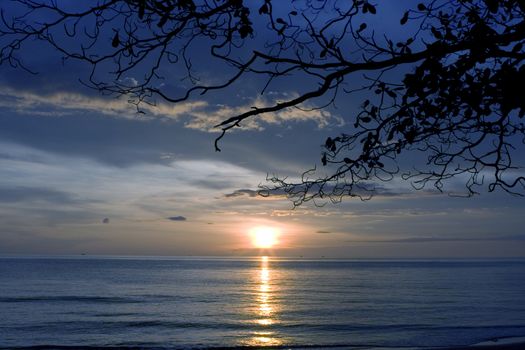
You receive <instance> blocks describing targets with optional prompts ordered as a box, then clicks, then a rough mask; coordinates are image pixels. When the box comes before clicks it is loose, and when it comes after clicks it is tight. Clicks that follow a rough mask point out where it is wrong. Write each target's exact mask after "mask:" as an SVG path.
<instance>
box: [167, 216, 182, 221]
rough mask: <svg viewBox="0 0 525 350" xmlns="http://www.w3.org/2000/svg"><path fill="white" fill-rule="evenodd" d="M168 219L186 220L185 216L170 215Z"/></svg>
mask: <svg viewBox="0 0 525 350" xmlns="http://www.w3.org/2000/svg"><path fill="white" fill-rule="evenodd" d="M168 220H171V221H186V218H185V217H184V216H170V217H169V218H168Z"/></svg>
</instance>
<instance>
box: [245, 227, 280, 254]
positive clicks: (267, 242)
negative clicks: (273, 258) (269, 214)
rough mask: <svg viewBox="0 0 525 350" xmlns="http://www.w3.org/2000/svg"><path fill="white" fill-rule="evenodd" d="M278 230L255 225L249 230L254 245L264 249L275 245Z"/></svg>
mask: <svg viewBox="0 0 525 350" xmlns="http://www.w3.org/2000/svg"><path fill="white" fill-rule="evenodd" d="M278 235H279V230H278V229H276V228H274V227H269V226H257V227H254V228H252V229H251V230H250V236H252V243H253V245H254V246H255V247H257V248H261V249H266V248H271V247H273V246H274V245H276V244H277V243H278V242H277V236H278Z"/></svg>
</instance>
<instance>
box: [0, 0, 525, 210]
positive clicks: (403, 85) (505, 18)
mask: <svg viewBox="0 0 525 350" xmlns="http://www.w3.org/2000/svg"><path fill="white" fill-rule="evenodd" d="M382 6H383V7H386V5H384V4H382V3H379V2H378V3H377V4H376V3H373V2H371V1H368V0H353V1H343V0H322V1H319V0H296V1H290V2H277V1H275V0H273V1H272V0H259V1H253V2H243V1H242V0H215V1H206V0H202V1H195V0H164V1H157V0H111V1H110V0H105V1H103V0H100V1H98V2H96V4H95V5H93V3H90V4H86V3H83V4H76V6H70V7H71V8H69V9H68V8H66V6H63V5H59V3H57V2H54V1H46V0H40V1H36V0H14V1H12V3H11V7H7V6H6V7H5V8H2V11H1V19H2V21H1V26H0V40H1V47H0V64H8V65H11V66H13V67H17V68H22V69H25V70H27V71H30V72H33V70H32V68H31V67H28V66H27V65H26V64H25V63H24V59H23V49H24V47H26V46H31V45H32V42H34V40H38V41H43V42H46V43H48V44H50V45H51V46H52V47H53V48H54V49H55V50H57V51H58V52H59V53H60V54H62V55H63V56H64V58H67V59H75V60H80V61H84V62H86V63H87V64H89V65H90V66H91V74H90V75H89V79H88V80H87V81H83V83H84V84H85V85H87V86H89V87H91V88H94V89H96V90H99V91H100V92H101V93H104V94H116V95H125V96H127V97H128V98H129V99H130V101H131V103H134V104H136V105H137V108H138V109H139V110H140V105H141V104H142V103H155V101H156V99H160V100H164V101H167V102H170V103H180V102H183V101H186V100H189V99H192V98H196V97H197V96H200V95H204V94H207V93H211V92H213V91H218V90H226V89H229V88H233V87H234V86H235V84H239V83H241V82H243V81H246V79H249V78H250V77H259V78H261V79H264V81H265V82H266V83H265V84H264V87H263V88H262V89H261V91H260V92H261V94H262V93H264V92H265V91H266V90H267V89H268V87H269V86H278V85H279V84H281V83H283V82H284V83H286V84H288V85H290V86H292V88H295V89H296V90H297V91H299V93H298V94H297V95H294V96H293V97H290V98H289V99H286V100H280V101H274V102H273V104H270V105H267V106H264V107H254V108H252V109H249V110H246V111H244V112H242V113H240V114H238V115H233V116H225V118H224V120H223V121H221V122H220V123H218V124H217V125H215V127H216V128H217V129H218V130H219V131H220V134H219V136H218V137H217V139H216V141H215V148H216V150H217V151H220V140H221V139H222V138H223V137H224V136H225V135H226V134H227V132H228V131H230V130H231V129H234V128H236V127H242V125H243V122H245V121H246V120H248V119H253V118H257V117H260V116H263V115H265V114H272V113H277V112H279V111H283V110H286V109H290V108H301V107H303V106H304V105H305V104H306V103H311V104H314V105H315V103H316V102H319V101H322V102H323V107H328V106H330V105H331V104H334V103H335V102H336V101H338V100H341V99H347V98H348V97H349V96H350V95H353V94H357V93H359V94H363V93H366V94H367V97H366V98H365V100H364V101H363V103H362V104H361V105H360V111H359V112H358V113H357V115H355V116H354V117H353V119H354V121H355V122H354V124H353V128H350V130H348V131H347V132H346V133H343V134H340V135H334V136H333V137H329V138H328V139H327V140H326V141H325V144H324V146H323V150H322V154H321V163H322V165H323V168H324V169H325V171H324V173H327V175H324V176H320V175H318V174H319V170H318V169H312V170H308V171H306V172H305V173H304V174H303V175H302V177H301V178H300V179H299V180H297V181H289V180H288V179H283V178H280V177H278V176H271V177H269V178H268V181H269V184H268V185H265V186H263V187H262V193H263V194H265V195H269V194H271V193H275V192H278V193H282V192H283V191H284V192H285V193H286V194H287V195H288V196H289V197H290V198H291V199H292V201H293V203H294V205H296V206H297V205H301V204H302V203H304V202H307V201H310V200H315V199H330V200H332V201H334V202H337V201H340V200H341V199H342V198H343V197H345V196H351V197H359V198H361V199H367V198H369V197H370V195H372V194H373V193H374V185H373V183H374V182H377V181H390V180H393V179H396V178H399V177H401V178H403V179H405V180H408V181H410V182H411V183H412V185H413V186H414V188H416V189H422V188H425V187H427V186H428V185H432V186H434V187H435V188H437V189H438V190H440V191H443V190H444V189H445V183H446V182H447V181H450V180H452V179H459V180H460V181H462V182H463V183H464V185H465V188H466V192H465V194H466V195H473V194H475V193H477V192H478V191H479V189H480V188H483V187H486V189H487V190H488V191H494V190H496V189H501V190H504V191H507V192H509V193H513V194H523V193H524V191H525V177H524V176H523V175H522V172H521V170H520V169H521V168H520V167H519V164H515V163H514V162H513V159H515V157H516V154H517V153H518V152H519V149H518V147H519V146H520V145H523V143H525V133H524V132H525V126H524V124H523V116H524V115H525V99H523V97H522V96H521V94H520V90H521V87H523V82H524V81H525V67H524V66H523V60H524V59H525V51H524V49H523V43H524V41H525V1H523V0H501V1H495V0H454V1H452V0H432V1H424V2H421V3H420V4H418V5H417V6H415V8H407V9H406V11H405V12H404V14H403V15H402V16H401V18H399V19H396V21H397V23H398V24H397V25H398V26H399V28H400V29H401V28H403V31H401V30H400V32H399V33H396V35H392V36H391V37H389V35H388V34H387V33H381V30H380V28H379V27H377V26H378V25H377V24H374V23H375V22H374V21H373V18H374V16H378V15H379V14H380V13H381V10H382ZM398 6H401V5H398ZM14 9H16V11H15V10H14ZM11 12H12V13H13V14H12V15H11V14H10V13H11ZM374 26H376V28H374ZM378 33H379V34H378ZM403 33H405V34H403ZM399 36H403V37H402V38H398V37H399ZM394 37H396V38H395V39H394ZM196 47H198V48H199V49H198V50H197V49H196ZM202 48H205V49H206V51H204V52H203V50H202ZM202 55H205V56H206V58H209V59H210V60H215V61H214V62H220V63H221V64H223V65H224V67H227V69H226V72H227V74H229V76H227V77H226V78H224V79H223V80H222V81H219V82H216V83H211V84H206V83H203V82H201V80H200V77H199V73H200V71H201V69H200V68H199V67H195V66H194V63H193V62H194V61H195V60H196V58H197V57H200V56H202ZM170 66H175V67H177V68H181V67H182V68H183V73H182V75H181V76H179V78H181V79H183V80H184V82H185V83H186V84H187V85H186V86H185V87H184V91H183V92H182V93H180V92H176V91H173V89H170V88H167V87H165V85H163V84H162V82H163V81H164V78H165V77H166V76H167V75H169V74H168V73H167V70H166V69H167V67H170ZM130 76H133V77H134V79H133V81H132V82H130V81H128V80H127V79H126V78H128V77H130ZM137 77H138V78H137ZM360 79H361V80H360ZM355 81H364V82H363V84H361V86H359V87H356V86H355V83H354V82H355ZM323 107H319V108H323ZM414 155H416V157H419V158H421V157H424V161H423V162H418V163H417V164H416V166H414V167H407V166H406V165H401V164H400V162H403V161H404V159H405V162H406V161H407V160H409V159H411V158H410V157H414Z"/></svg>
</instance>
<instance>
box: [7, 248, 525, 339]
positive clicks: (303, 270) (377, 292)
mask: <svg viewBox="0 0 525 350" xmlns="http://www.w3.org/2000/svg"><path fill="white" fill-rule="evenodd" d="M518 336H525V261H391V260H388V261H387V260H380V261H379V260H373V261H363V260H345V261H335V260H319V261H314V260H294V259H278V258H244V259H242V258H118V257H107V258H100V257H97V258H95V257H62V258H27V257H26V258H21V257H17V258H14V257H9V258H0V348H13V347H22V348H23V347H37V348H38V347H46V346H49V347H52V346H62V347H87V346H93V347H116V348H126V347H128V348H129V347H137V348H144V349H149V348H166V349H172V348H173V349H190V348H199V349H206V348H216V347H221V348H239V347H262V346H272V347H275V348H281V347H282V348H307V347H314V348H329V347H336V348H359V349H372V348H378V347H388V348H396V347H400V348H404V347H407V348H409V347H416V348H424V347H435V346H459V345H469V344H474V343H478V342H482V341H487V340H491V339H495V338H505V337H518Z"/></svg>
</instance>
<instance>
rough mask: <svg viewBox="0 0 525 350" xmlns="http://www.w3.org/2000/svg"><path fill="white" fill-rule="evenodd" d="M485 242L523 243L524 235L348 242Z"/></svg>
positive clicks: (358, 241)
mask: <svg viewBox="0 0 525 350" xmlns="http://www.w3.org/2000/svg"><path fill="white" fill-rule="evenodd" d="M487 241H525V235H508V236H489V237H409V238H400V239H380V240H349V241H348V242H353V243H427V242H487Z"/></svg>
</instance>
